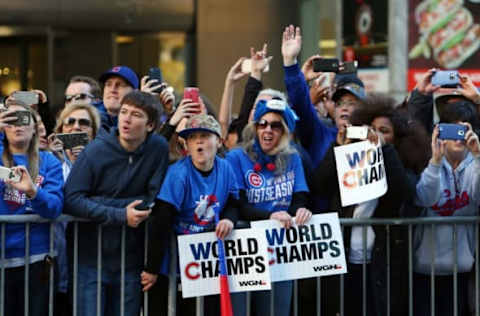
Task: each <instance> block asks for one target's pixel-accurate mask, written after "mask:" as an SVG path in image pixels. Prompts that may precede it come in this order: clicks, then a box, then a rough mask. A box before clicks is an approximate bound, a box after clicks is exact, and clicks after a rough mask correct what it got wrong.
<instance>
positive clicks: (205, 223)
mask: <svg viewBox="0 0 480 316" xmlns="http://www.w3.org/2000/svg"><path fill="white" fill-rule="evenodd" d="M230 194H232V195H233V196H234V197H235V198H237V199H238V185H237V182H236V180H235V175H234V173H233V170H232V168H231V167H230V165H229V164H228V163H227V162H226V161H225V160H224V159H222V158H219V157H215V161H214V165H213V170H212V172H211V173H210V174H209V175H208V176H207V177H204V176H203V175H202V174H201V173H200V172H199V171H198V170H197V169H196V168H195V166H194V165H193V163H192V159H191V157H190V156H188V157H185V158H183V159H181V160H180V161H178V162H176V163H175V164H173V165H171V166H170V167H169V168H168V171H167V175H166V176H165V180H164V182H163V185H162V188H161V189H160V193H159V194H158V196H157V198H158V199H159V200H163V201H165V202H168V203H170V204H172V205H173V206H175V208H176V209H177V211H178V215H177V216H176V218H175V227H174V230H175V233H176V234H178V235H183V234H192V233H200V232H204V231H206V230H209V229H211V228H213V226H214V223H215V210H220V211H221V210H223V208H224V207H225V204H226V203H227V200H228V196H229V195H230ZM209 195H215V196H216V199H217V202H215V203H214V204H213V205H210V206H208V196H209Z"/></svg>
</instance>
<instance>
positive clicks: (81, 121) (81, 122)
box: [63, 117, 92, 127]
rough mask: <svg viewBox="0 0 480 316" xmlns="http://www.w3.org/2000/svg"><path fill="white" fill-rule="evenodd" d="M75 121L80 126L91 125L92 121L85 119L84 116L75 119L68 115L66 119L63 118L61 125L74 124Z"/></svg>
mask: <svg viewBox="0 0 480 316" xmlns="http://www.w3.org/2000/svg"><path fill="white" fill-rule="evenodd" d="M76 122H78V126H80V127H90V126H92V122H91V121H90V120H89V119H86V118H80V119H76V118H74V117H69V118H68V119H67V120H65V122H64V123H63V125H65V126H73V125H75V123H76Z"/></svg>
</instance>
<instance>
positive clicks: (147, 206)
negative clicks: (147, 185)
mask: <svg viewBox="0 0 480 316" xmlns="http://www.w3.org/2000/svg"><path fill="white" fill-rule="evenodd" d="M154 205H155V202H149V201H142V203H140V204H138V205H137V206H135V209H136V210H137V211H146V210H149V209H151V208H152V207H153V206H154Z"/></svg>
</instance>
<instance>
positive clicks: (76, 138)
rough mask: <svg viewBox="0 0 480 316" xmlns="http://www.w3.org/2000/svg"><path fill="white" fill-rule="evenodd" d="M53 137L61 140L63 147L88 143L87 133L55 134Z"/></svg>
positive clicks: (67, 147)
mask: <svg viewBox="0 0 480 316" xmlns="http://www.w3.org/2000/svg"><path fill="white" fill-rule="evenodd" d="M55 137H57V138H58V139H60V140H61V141H62V143H63V148H64V149H72V148H73V147H77V146H86V145H87V144H88V134H87V133H68V134H56V135H55Z"/></svg>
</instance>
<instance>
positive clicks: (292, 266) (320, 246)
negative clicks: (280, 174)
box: [250, 213, 347, 282]
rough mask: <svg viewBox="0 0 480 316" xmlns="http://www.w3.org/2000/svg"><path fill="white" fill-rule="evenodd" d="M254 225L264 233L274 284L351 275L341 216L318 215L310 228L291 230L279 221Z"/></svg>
mask: <svg viewBox="0 0 480 316" xmlns="http://www.w3.org/2000/svg"><path fill="white" fill-rule="evenodd" d="M250 225H251V226H252V228H257V229H259V230H260V229H261V230H262V231H264V234H265V237H266V239H267V243H268V252H269V258H270V259H269V265H270V273H271V279H272V282H277V281H285V280H295V279H303V278H311V277H319V276H325V275H332V274H342V273H346V272H347V264H346V262H345V250H344V248H343V238H342V231H341V229H340V222H339V220H338V215H337V213H327V214H321V215H314V216H312V218H311V219H310V221H309V222H308V223H307V224H306V225H302V226H296V225H295V226H293V227H291V228H289V229H285V228H282V227H281V225H280V223H279V222H278V221H275V220H266V221H254V222H251V223H250Z"/></svg>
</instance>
